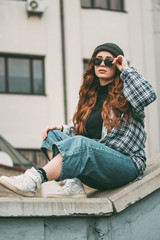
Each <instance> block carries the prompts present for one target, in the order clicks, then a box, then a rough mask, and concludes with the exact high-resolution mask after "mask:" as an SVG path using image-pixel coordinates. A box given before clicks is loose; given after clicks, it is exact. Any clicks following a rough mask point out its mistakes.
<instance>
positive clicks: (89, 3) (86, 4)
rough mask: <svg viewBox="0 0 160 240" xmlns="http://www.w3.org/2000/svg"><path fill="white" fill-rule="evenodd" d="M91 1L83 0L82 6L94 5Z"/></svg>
mask: <svg viewBox="0 0 160 240" xmlns="http://www.w3.org/2000/svg"><path fill="white" fill-rule="evenodd" d="M91 1H92V0H81V6H82V7H92V4H91Z"/></svg>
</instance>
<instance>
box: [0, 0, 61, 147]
mask: <svg viewBox="0 0 160 240" xmlns="http://www.w3.org/2000/svg"><path fill="white" fill-rule="evenodd" d="M25 4H26V2H23V1H22V2H21V1H7V0H4V1H0V26H1V37H0V52H5V53H20V54H31V55H44V56H45V88H46V96H33V95H27V96H26V95H17V94H14V95H13V94H12V95H11V94H10V95H8V94H1V95H0V109H1V116H2V117H1V126H0V132H1V134H2V135H3V136H4V137H5V138H6V139H7V140H8V141H10V142H11V143H12V144H13V145H14V146H15V147H17V148H39V147H40V144H41V139H42V131H43V130H44V128H45V127H46V126H47V125H49V124H53V123H55V124H58V123H59V124H61V123H63V122H64V106H63V83H62V67H61V61H62V59H61V36H60V11H59V1H58V0H54V1H49V0H48V1H47V0H46V11H45V14H44V15H43V17H42V18H39V17H37V16H30V17H28V14H27V12H26V7H25ZM24 136H25V137H24Z"/></svg>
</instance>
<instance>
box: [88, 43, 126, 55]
mask: <svg viewBox="0 0 160 240" xmlns="http://www.w3.org/2000/svg"><path fill="white" fill-rule="evenodd" d="M101 51H107V52H110V53H112V54H113V55H114V56H115V57H117V56H118V55H122V56H124V52H123V51H122V49H121V48H120V47H118V46H117V45H116V44H115V43H104V44H102V45H99V46H98V47H96V48H95V50H94V53H93V54H97V53H98V52H101Z"/></svg>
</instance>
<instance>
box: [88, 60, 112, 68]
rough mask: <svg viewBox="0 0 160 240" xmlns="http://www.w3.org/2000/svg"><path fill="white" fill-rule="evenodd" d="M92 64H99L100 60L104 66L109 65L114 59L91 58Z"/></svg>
mask: <svg viewBox="0 0 160 240" xmlns="http://www.w3.org/2000/svg"><path fill="white" fill-rule="evenodd" d="M92 61H93V64H94V65H95V66H100V65H101V63H102V61H104V64H105V66H106V67H111V66H113V64H112V62H113V61H114V60H113V59H109V58H106V59H105V60H103V59H102V58H93V60H92Z"/></svg>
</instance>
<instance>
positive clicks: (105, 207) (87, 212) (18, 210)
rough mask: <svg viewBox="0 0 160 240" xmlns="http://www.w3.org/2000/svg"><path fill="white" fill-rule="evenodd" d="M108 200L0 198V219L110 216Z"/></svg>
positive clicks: (110, 210)
mask: <svg viewBox="0 0 160 240" xmlns="http://www.w3.org/2000/svg"><path fill="white" fill-rule="evenodd" d="M112 212H113V207H112V203H111V201H110V200H109V199H107V198H106V199H104V198H102V199H101V198H98V199H93V198H92V199H69V198H63V199H58V198H52V199H47V198H0V217H42V216H110V215H111V214H112Z"/></svg>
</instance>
